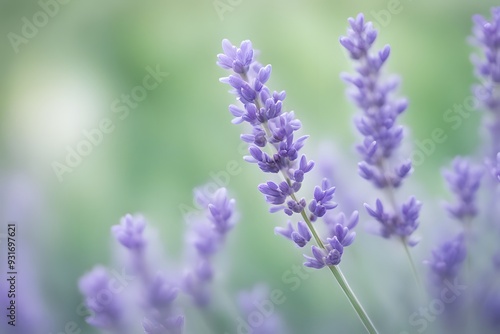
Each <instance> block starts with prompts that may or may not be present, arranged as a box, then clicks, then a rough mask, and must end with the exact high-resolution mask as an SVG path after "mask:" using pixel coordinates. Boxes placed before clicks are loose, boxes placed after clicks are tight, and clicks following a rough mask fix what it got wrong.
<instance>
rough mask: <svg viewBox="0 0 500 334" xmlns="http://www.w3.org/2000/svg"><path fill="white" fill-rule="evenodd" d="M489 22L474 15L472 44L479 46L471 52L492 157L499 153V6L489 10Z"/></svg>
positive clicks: (476, 89)
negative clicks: (488, 116)
mask: <svg viewBox="0 0 500 334" xmlns="http://www.w3.org/2000/svg"><path fill="white" fill-rule="evenodd" d="M491 16H492V18H491V21H488V20H486V19H485V18H484V17H483V16H481V15H474V16H473V21H474V27H473V30H472V32H473V36H472V39H471V41H472V43H473V44H474V45H475V46H477V47H478V48H479V51H480V55H477V54H476V55H473V56H472V62H473V64H474V65H475V73H476V76H477V78H478V79H479V80H480V81H481V85H476V86H474V87H473V91H474V92H475V95H476V97H477V99H478V101H479V102H480V103H481V105H482V106H483V107H484V108H485V109H486V110H488V111H490V112H491V116H493V117H492V119H491V121H490V124H489V128H490V132H491V135H492V142H491V143H492V149H493V150H492V152H491V158H492V159H494V158H495V155H496V154H497V153H498V152H500V94H499V89H500V88H499V87H500V61H499V59H500V7H493V8H492V9H491Z"/></svg>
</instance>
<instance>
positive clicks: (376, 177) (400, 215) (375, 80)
mask: <svg viewBox="0 0 500 334" xmlns="http://www.w3.org/2000/svg"><path fill="white" fill-rule="evenodd" d="M348 21H349V25H350V28H349V29H348V30H347V36H343V37H341V38H340V44H341V45H342V46H343V47H344V48H345V49H346V50H347V52H348V54H349V56H350V57H351V58H352V59H353V60H354V61H355V62H356V63H357V67H356V73H355V74H343V75H342V78H343V79H344V80H345V81H346V82H347V83H348V84H349V85H350V90H349V96H350V97H351V98H352V100H353V101H354V103H355V104H356V106H357V107H358V108H359V109H360V110H361V111H362V115H361V116H359V117H358V118H356V119H355V125H356V127H357V129H358V131H359V132H360V133H361V134H362V135H363V136H364V139H363V142H362V143H361V144H360V145H358V146H357V151H358V152H359V153H360V155H361V157H362V158H363V161H361V162H360V163H359V164H358V171H359V175H360V176H361V177H363V178H364V179H366V180H368V181H370V182H371V183H373V184H374V185H375V186H376V187H377V188H381V189H386V190H387V191H388V192H389V193H391V194H392V191H393V189H395V188H398V187H399V186H400V185H401V184H402V181H403V180H404V179H405V178H406V177H407V176H408V175H409V174H410V171H411V169H412V165H411V162H409V161H403V162H400V163H398V164H396V165H394V166H392V165H391V161H392V160H394V158H396V154H395V151H396V149H397V148H398V147H399V146H400V144H401V141H402V139H403V127H402V126H400V125H398V124H397V118H398V117H399V115H401V114H402V113H403V112H404V111H405V110H406V108H407V107H408V102H407V101H406V100H405V99H395V98H394V97H393V96H392V95H393V93H394V91H395V90H396V89H397V88H398V85H399V83H398V80H396V79H390V80H387V81H383V80H382V74H381V71H382V68H383V66H384V64H385V63H386V61H387V59H388V58H389V54H390V51H391V49H390V47H389V46H388V45H387V46H385V47H384V48H383V49H382V50H380V51H378V52H377V53H372V52H371V48H372V46H373V44H374V42H375V40H376V38H377V31H376V30H375V29H374V28H373V26H372V23H371V22H365V19H364V16H363V15H362V14H359V15H358V16H357V17H356V18H355V19H354V18H349V20H348ZM391 204H392V205H393V206H394V207H393V208H392V211H393V212H386V211H384V208H383V206H382V202H381V200H377V203H376V209H375V210H373V209H371V208H370V207H369V206H367V205H365V207H366V208H367V211H368V213H369V214H370V215H371V216H372V217H374V218H375V219H376V220H377V221H378V222H380V223H381V227H380V232H379V234H380V235H381V236H383V237H386V238H388V237H390V236H392V235H396V236H399V237H401V238H403V239H404V240H405V241H407V242H408V243H409V244H410V245H414V244H415V243H416V241H415V239H412V238H410V237H411V235H412V233H413V232H414V231H415V229H416V228H417V226H418V222H417V219H418V215H419V210H420V207H421V204H420V203H419V202H418V201H417V200H415V199H414V198H413V197H412V198H410V199H409V200H408V201H407V202H406V203H405V204H403V205H402V206H401V207H400V208H397V207H396V206H397V205H396V203H394V201H392V200H391Z"/></svg>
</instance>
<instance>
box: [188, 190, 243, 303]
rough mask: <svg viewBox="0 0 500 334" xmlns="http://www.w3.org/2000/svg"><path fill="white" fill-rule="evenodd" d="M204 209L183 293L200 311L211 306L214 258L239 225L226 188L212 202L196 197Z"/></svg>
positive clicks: (194, 227) (195, 224)
mask: <svg viewBox="0 0 500 334" xmlns="http://www.w3.org/2000/svg"><path fill="white" fill-rule="evenodd" d="M195 198H197V199H198V202H199V204H200V205H201V206H203V207H204V208H205V217H204V218H203V219H198V220H197V221H193V222H192V231H191V233H192V236H191V240H189V245H188V246H189V247H190V248H191V247H192V248H194V249H195V251H196V255H195V257H194V259H191V260H190V261H189V262H190V267H189V268H188V270H187V272H186V274H185V275H184V279H183V289H184V291H185V292H186V293H187V294H189V295H190V296H191V297H192V298H193V301H194V303H195V304H196V305H197V306H199V307H207V306H208V305H209V304H210V295H211V294H210V290H209V286H208V285H209V284H210V282H211V281H212V279H213V268H212V257H213V256H214V254H215V253H216V252H217V251H218V250H219V249H220V248H221V247H222V245H223V244H224V241H225V237H226V235H227V233H228V232H229V231H230V230H231V229H232V228H233V227H234V225H235V223H236V212H235V200H234V199H230V198H229V197H228V195H227V190H226V189H225V188H220V189H218V190H217V191H216V192H215V193H214V195H213V196H211V198H207V197H200V196H199V194H197V195H195Z"/></svg>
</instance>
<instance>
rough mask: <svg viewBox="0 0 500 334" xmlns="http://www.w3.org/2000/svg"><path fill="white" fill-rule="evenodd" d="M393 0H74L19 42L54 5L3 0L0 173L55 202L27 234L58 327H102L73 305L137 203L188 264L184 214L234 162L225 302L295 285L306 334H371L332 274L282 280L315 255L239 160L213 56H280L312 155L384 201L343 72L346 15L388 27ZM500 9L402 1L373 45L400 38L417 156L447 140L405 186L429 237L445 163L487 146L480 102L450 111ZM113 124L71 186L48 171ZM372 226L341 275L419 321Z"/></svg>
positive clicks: (399, 322)
mask: <svg viewBox="0 0 500 334" xmlns="http://www.w3.org/2000/svg"><path fill="white" fill-rule="evenodd" d="M223 2H225V3H227V2H226V1H223ZM389 2H390V1H387V0H385V1H340V2H336V1H260V0H259V1H249V0H247V1H240V2H238V1H234V2H233V3H238V4H237V5H234V6H231V7H232V10H231V11H227V12H225V13H223V14H222V15H223V16H222V19H221V17H220V16H219V15H218V13H217V11H216V10H215V8H214V5H213V1H211V0H210V1H208V0H207V1H192V0H191V1H172V0H167V1H131V0H114V1H113V0H109V1H97V0H89V1H76V0H74V1H69V2H68V3H67V4H64V5H61V7H60V10H59V13H58V14H57V15H55V16H54V17H53V18H50V20H49V22H48V24H47V25H45V26H44V27H43V28H40V29H39V32H38V34H37V35H36V37H34V38H32V39H29V42H28V43H27V44H25V45H24V44H23V45H21V46H20V47H19V52H18V53H16V52H14V50H13V48H12V46H11V45H10V42H9V39H8V38H7V34H8V33H9V32H15V33H17V34H19V33H20V30H21V26H22V21H21V18H22V17H24V16H25V17H28V18H31V17H32V15H33V14H34V13H35V12H37V11H39V10H40V6H39V4H38V3H37V2H36V1H22V2H21V1H6V0H2V1H1V3H0V16H1V19H0V31H1V33H2V36H3V37H2V42H1V43H0V57H1V58H0V59H1V61H0V73H1V78H2V80H1V81H0V87H1V89H0V138H1V145H0V171H1V173H2V179H4V180H9V179H10V178H11V176H13V175H21V176H22V177H23V178H26V180H28V182H29V183H31V184H32V185H33V187H34V188H35V189H36V191H37V194H38V195H39V196H38V198H37V202H38V203H39V204H41V206H42V207H43V210H38V211H36V213H35V215H34V216H35V217H34V219H31V224H30V225H27V227H26V228H25V229H26V232H25V234H22V235H21V237H20V238H25V240H26V243H25V245H24V246H23V245H22V246H21V247H27V248H28V249H29V250H30V251H31V252H32V253H33V259H34V260H33V261H34V264H33V267H34V268H35V272H36V273H37V274H36V275H35V276H34V278H35V279H36V281H37V283H38V284H39V285H40V286H41V287H42V290H43V293H42V296H43V298H44V303H45V305H46V311H47V312H48V313H49V314H51V317H52V318H53V320H52V324H51V328H50V329H51V330H52V331H53V332H54V333H58V331H60V330H62V328H63V327H64V324H65V323H66V322H67V321H69V320H74V321H75V322H77V323H78V324H79V325H80V326H81V328H82V329H83V330H84V333H93V331H92V329H91V328H90V327H88V326H87V325H86V324H85V323H84V319H83V318H82V317H79V316H77V315H76V314H75V311H74V310H75V308H76V307H77V305H79V304H80V303H81V296H80V295H79V293H78V290H77V285H76V282H77V280H78V277H79V276H81V275H82V274H83V273H84V272H85V271H87V270H89V269H90V268H91V267H92V266H93V265H94V264H95V263H103V264H109V265H111V264H112V257H113V256H112V255H111V251H110V250H111V249H112V245H113V240H112V239H111V237H110V226H112V225H113V224H116V223H118V220H119V218H120V217H121V216H122V215H123V214H125V213H127V212H131V213H136V212H141V213H143V214H144V215H145V216H146V217H147V218H148V220H149V221H150V222H151V225H153V226H154V227H155V228H156V229H157V230H158V234H159V236H160V238H161V240H162V241H163V246H164V248H165V256H168V257H170V258H171V259H172V261H173V262H174V263H175V262H178V259H179V258H180V257H181V255H182V254H183V251H182V246H183V243H184V237H183V231H184V230H185V228H186V224H185V223H184V220H183V217H182V210H180V207H181V206H182V205H188V206H192V205H193V204H192V190H193V188H194V187H197V186H199V185H202V184H204V183H205V182H208V181H211V177H210V173H212V172H213V173H217V172H219V171H222V170H225V168H226V164H227V163H228V162H229V161H233V160H234V161H237V162H238V164H239V166H240V167H241V172H240V173H239V174H238V175H236V176H233V177H231V179H230V182H229V184H228V185H227V186H228V188H229V189H230V192H231V194H232V195H233V196H234V197H235V198H236V199H237V202H238V208H239V211H240V213H241V220H240V222H239V224H238V226H237V228H236V229H235V231H234V233H233V234H232V235H231V236H230V238H229V242H228V245H227V249H226V252H227V253H226V254H224V255H222V256H221V257H220V259H219V261H220V262H221V268H224V272H223V273H221V274H220V275H221V276H220V277H221V282H223V283H221V284H220V286H219V290H218V291H219V292H217V295H222V292H221V291H226V292H228V293H229V296H231V295H234V293H236V292H237V291H238V290H239V289H242V288H248V287H250V286H251V285H253V284H254V283H255V282H258V281H265V282H267V283H268V284H269V285H270V286H271V287H275V288H281V289H283V290H284V291H287V293H286V297H287V302H286V303H285V304H283V305H281V306H280V307H279V312H281V313H282V314H283V316H284V317H285V318H286V321H287V323H288V324H289V326H290V328H292V329H293V333H304V332H306V331H309V332H313V333H325V332H330V331H327V329H326V328H328V326H336V328H338V332H339V333H347V332H349V333H358V332H361V331H362V327H361V325H360V324H358V322H357V319H356V317H355V314H354V313H353V312H352V310H351V308H350V306H349V305H348V303H347V301H346V299H345V298H344V296H343V295H342V294H341V292H340V289H339V288H338V287H337V286H336V284H334V282H332V278H331V277H330V276H329V275H328V273H327V272H317V273H315V274H314V275H311V277H310V278H309V279H307V280H306V281H305V282H304V283H303V284H302V286H301V287H300V289H299V290H298V291H295V292H290V291H289V290H287V289H288V287H287V286H286V285H284V284H283V283H282V282H281V275H282V274H283V272H284V271H286V270H287V269H289V268H290V267H291V266H292V265H293V264H295V263H298V262H301V261H302V259H301V256H302V255H301V251H300V250H297V249H295V248H293V247H291V245H290V244H289V243H288V242H286V241H284V240H282V239H281V238H278V237H276V236H275V235H274V234H273V227H274V226H275V225H278V224H281V223H282V222H283V221H285V217H284V216H281V215H269V214H268V213H267V205H266V203H265V202H264V201H263V200H262V199H261V196H260V194H258V191H257V189H256V186H257V184H258V183H260V182H263V181H265V180H266V176H265V175H263V174H261V173H259V171H258V170H257V168H256V167H255V166H253V165H248V164H246V163H244V162H243V161H242V159H241V152H240V149H239V144H240V143H239V139H238V137H239V134H240V133H241V132H242V131H243V128H242V127H241V126H233V125H231V123H230V120H231V116H230V114H229V113H228V111H227V105H228V104H230V103H233V97H232V96H231V95H229V94H227V90H228V87H227V86H225V85H222V84H221V83H219V82H218V79H219V77H221V76H224V75H226V73H225V72H224V71H223V70H221V69H219V68H218V67H217V66H216V65H215V61H216V54H217V53H219V52H221V46H220V45H221V40H222V39H223V38H229V39H230V40H231V41H232V42H233V43H235V44H236V43H239V42H240V41H241V40H243V39H251V40H252V42H253V45H254V47H255V48H257V49H259V50H260V51H261V55H260V60H261V62H262V63H264V64H267V63H270V64H272V65H273V74H272V78H271V81H270V83H269V86H270V87H271V89H276V90H282V89H284V90H286V91H287V96H288V97H287V99H286V103H285V107H286V109H287V110H295V112H296V116H297V117H298V118H300V119H301V121H302V123H303V130H302V131H303V133H307V134H310V135H311V137H310V140H309V141H308V144H307V145H306V148H305V152H306V153H308V156H309V157H311V158H313V159H314V160H318V159H320V158H321V157H320V154H321V153H320V150H318V149H317V148H318V147H319V146H321V145H322V143H324V142H325V141H329V142H331V143H333V144H331V145H332V146H333V147H335V152H336V155H335V156H334V160H335V165H336V167H337V168H338V169H340V170H341V171H342V173H344V174H343V175H347V176H348V177H347V178H346V179H344V180H343V183H344V184H345V186H344V187H345V188H344V189H346V190H349V191H350V192H353V193H354V194H356V195H357V196H360V199H359V203H358V208H360V206H361V204H362V202H363V201H369V200H372V197H370V196H368V197H366V196H365V191H364V190H363V189H365V188H368V185H366V184H363V183H362V182H361V183H359V182H358V180H357V179H356V172H355V163H356V161H357V160H356V159H357V156H356V154H355V152H354V150H353V146H354V143H355V142H356V141H357V140H358V139H359V136H357V135H356V134H355V133H354V131H353V126H352V117H353V115H354V113H355V110H354V108H353V106H352V105H351V104H350V103H349V101H348V100H347V99H346V97H345V95H344V91H345V85H344V83H343V82H342V81H341V80H340V79H339V74H340V73H341V72H343V71H352V65H351V63H350V62H349V60H348V59H347V58H346V55H345V53H344V52H343V50H342V49H341V47H340V45H339V43H338V37H339V36H340V35H342V34H344V33H345V30H346V20H347V18H348V17H350V16H354V15H356V14H357V13H358V12H364V13H365V14H366V16H367V18H368V19H370V20H375V19H376V13H379V11H380V10H386V9H387V6H388V3H389ZM495 3H496V2H495V1H468V0H460V1H458V0H446V1H440V2H435V1H430V0H419V1H410V0H401V5H400V6H401V8H402V10H401V12H400V13H398V14H396V15H392V17H391V18H390V19H388V20H387V22H379V23H380V26H379V27H380V32H379V40H378V42H377V43H378V44H377V45H378V46H379V47H382V46H383V45H384V44H386V43H389V44H391V46H392V55H391V60H390V62H389V66H388V69H387V70H388V71H390V72H394V73H398V74H399V75H401V77H402V79H403V81H402V87H401V92H402V94H404V95H405V96H407V97H408V98H409V100H410V108H409V109H408V111H407V113H406V114H405V115H404V117H402V119H401V122H403V123H404V124H405V125H406V126H407V127H408V129H409V133H410V136H411V137H409V139H408V142H407V146H408V147H407V149H408V151H407V152H408V153H409V152H410V150H411V145H412V141H413V140H424V139H426V138H429V137H430V133H431V132H432V130H433V129H435V128H438V127H439V128H442V129H443V130H444V131H445V133H446V135H447V136H448V139H447V140H446V142H444V143H443V144H440V145H438V146H437V147H436V151H435V153H433V154H432V155H431V156H429V157H428V158H426V160H425V162H424V163H423V164H421V165H420V166H419V167H418V168H415V173H414V177H413V183H412V185H413V186H414V187H415V188H410V185H409V186H408V187H409V188H410V189H409V190H405V191H404V192H405V194H409V193H417V194H419V195H422V196H428V197H427V199H428V202H430V203H429V204H427V203H426V201H425V198H423V199H422V200H423V201H424V203H426V204H425V206H424V212H423V218H422V225H423V228H422V230H421V234H422V235H425V233H426V232H430V233H431V232H432V231H433V230H432V229H431V228H430V227H429V226H431V225H434V224H438V222H436V221H435V220H436V218H435V216H434V213H433V211H432V209H433V208H434V207H436V205H437V204H436V203H435V202H437V201H438V200H439V198H440V197H446V196H447V195H446V193H445V191H444V186H443V182H442V181H441V168H442V166H443V165H446V164H448V163H449V161H450V160H451V159H452V158H453V157H454V156H455V155H457V154H460V155H465V154H473V152H474V150H475V149H476V147H477V145H478V142H479V141H480V140H481V137H480V131H479V130H478V126H479V125H480V122H481V121H480V119H481V115H480V114H479V113H473V114H472V115H471V117H470V118H469V119H467V120H466V122H464V124H463V125H462V126H461V127H459V128H458V129H457V130H453V129H451V127H450V124H449V123H445V122H444V120H443V118H442V116H443V113H444V112H445V111H446V110H447V109H448V108H451V107H453V105H454V104H461V103H463V101H464V100H465V98H466V97H468V96H470V86H471V83H472V82H473V81H474V77H473V73H472V66H471V65H470V62H469V54H470V52H471V47H470V46H469V45H468V44H467V42H466V37H467V36H468V35H469V34H470V30H471V19H470V18H471V16H472V14H474V13H481V14H485V15H488V11H489V7H490V6H492V5H494V4H495ZM374 13H375V14H374ZM157 64H158V66H160V68H161V69H162V70H164V71H166V72H168V73H169V76H168V77H167V78H166V79H165V81H164V82H163V83H161V85H160V86H159V87H158V88H157V89H155V90H153V91H151V92H150V93H149V95H148V97H147V98H146V99H145V100H144V101H142V102H140V104H139V106H138V107H137V108H136V109H134V110H132V111H131V113H130V115H129V116H128V117H127V118H126V119H124V120H120V119H119V118H118V117H117V115H116V114H114V113H113V112H112V111H111V103H112V101H113V100H114V99H116V98H118V97H120V95H121V94H122V93H129V92H130V90H131V89H132V88H133V87H134V86H136V85H138V84H140V83H141V82H142V78H143V77H144V76H145V75H146V71H145V68H146V67H147V66H151V67H155V66H156V65H157ZM106 117H107V118H110V119H112V121H113V123H114V124H115V129H114V130H113V132H112V133H110V134H107V135H105V137H104V139H103V141H102V143H101V144H100V145H98V146H97V147H95V148H94V149H93V151H92V153H91V154H90V155H89V156H87V157H84V159H83V162H82V163H81V165H79V166H78V167H77V168H75V169H74V170H73V172H71V173H68V174H65V175H64V180H63V182H59V181H58V179H57V177H56V176H55V173H54V172H53V170H52V167H51V164H52V163H53V162H54V161H59V162H63V161H64V158H65V155H66V154H67V151H66V146H68V145H69V146H70V147H75V145H76V144H77V143H78V142H79V141H80V140H81V139H83V138H84V137H83V135H82V131H83V130H89V129H91V128H94V127H96V126H97V124H99V122H100V121H101V120H102V119H103V118H106ZM410 138H412V139H410ZM351 177H352V179H351ZM354 179H356V180H354ZM6 182H7V181H6ZM351 182H352V185H351ZM359 184H361V185H362V187H364V188H361V189H362V190H360V188H359V187H357V186H358V185H359ZM309 186H310V187H312V186H313V185H312V184H310V185H309ZM339 191H340V188H339ZM368 193H369V192H368ZM7 196H8V195H7ZM436 199H437V200H436ZM341 204H342V203H341ZM431 217H434V218H431ZM426 219H427V220H426ZM2 224H3V223H2ZM360 225H361V226H360V228H359V231H358V240H357V242H356V243H355V244H354V245H353V246H352V249H349V252H347V253H346V255H345V259H344V261H343V265H344V266H343V268H344V272H345V274H346V276H347V277H348V279H349V281H350V282H351V285H352V286H353V288H354V289H355V290H356V292H357V293H358V297H359V298H360V299H361V300H362V301H363V302H364V304H365V307H366V308H367V310H369V312H370V313H371V314H372V316H373V318H374V321H375V322H376V323H377V324H380V327H381V328H382V331H383V329H385V330H386V331H385V332H387V331H388V330H389V329H391V330H393V329H394V327H395V328H400V329H405V326H407V323H406V319H407V318H405V316H404V314H407V313H404V312H403V315H401V311H400V310H399V309H400V306H401V305H403V307H404V306H405V302H404V300H405V291H406V290H407V289H409V288H408V287H407V285H408V284H407V283H408V282H411V277H410V274H409V270H408V267H407V264H406V263H405V258H404V257H403V256H402V254H401V252H400V248H398V246H396V245H395V244H392V243H390V242H385V241H383V240H379V239H377V238H374V237H372V236H370V235H368V234H367V233H365V231H364V228H365V226H366V217H365V216H363V219H362V222H361V224H360ZM28 230H29V231H30V232H28ZM429 239H430V241H428V242H425V241H424V242H423V243H422V245H421V246H419V247H418V248H417V249H415V258H416V261H417V262H421V260H422V259H424V258H425V257H426V256H427V254H428V251H429V248H430V247H431V246H432V245H431V241H432V240H433V239H432V238H429ZM28 245H29V246H28ZM421 269H422V271H424V268H423V267H421ZM401 282H405V283H401ZM394 286H396V287H395V288H394ZM398 303H400V304H398ZM218 304H219V306H221V308H222V307H223V306H224V305H222V304H224V303H222V302H220V303H218ZM226 306H227V305H226ZM393 312H395V313H393ZM397 312H400V313H397ZM388 314H391V316H390V317H388V316H387V315H388ZM396 326H399V327H396ZM233 328H234V327H233ZM233 332H236V331H235V330H233Z"/></svg>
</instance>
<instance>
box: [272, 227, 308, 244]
mask: <svg viewBox="0 0 500 334" xmlns="http://www.w3.org/2000/svg"><path fill="white" fill-rule="evenodd" d="M274 232H275V233H276V234H280V235H282V236H284V237H285V238H287V239H289V240H292V241H293V242H295V244H296V245H297V246H298V247H304V246H305V245H307V243H308V242H309V241H310V240H311V238H312V235H311V232H310V231H309V228H308V227H307V225H306V224H305V223H304V222H301V221H299V222H298V223H297V230H295V229H294V228H293V225H292V223H291V222H290V221H289V222H288V225H287V228H283V227H276V228H275V229H274Z"/></svg>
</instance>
